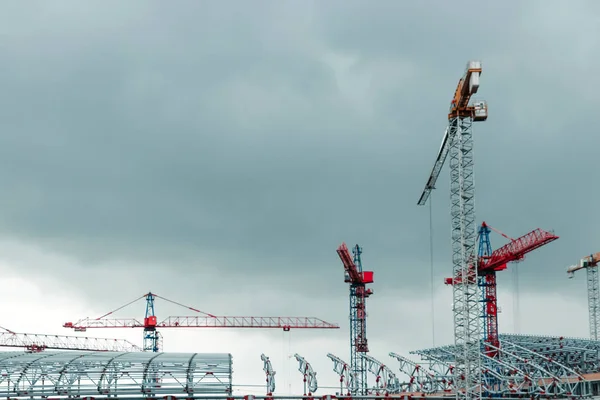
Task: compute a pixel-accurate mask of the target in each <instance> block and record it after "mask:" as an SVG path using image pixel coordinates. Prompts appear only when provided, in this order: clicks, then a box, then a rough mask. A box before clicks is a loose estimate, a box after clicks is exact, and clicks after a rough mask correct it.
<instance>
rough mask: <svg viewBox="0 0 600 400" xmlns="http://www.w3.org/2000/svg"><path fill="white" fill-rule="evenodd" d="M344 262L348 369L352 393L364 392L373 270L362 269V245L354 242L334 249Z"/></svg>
mask: <svg viewBox="0 0 600 400" xmlns="http://www.w3.org/2000/svg"><path fill="white" fill-rule="evenodd" d="M337 253H338V256H339V257H340V259H341V260H342V264H343V265H344V282H347V283H349V284H350V371H351V373H352V383H353V386H352V395H362V396H364V395H366V394H367V360H366V359H365V358H364V357H362V355H363V354H366V353H368V352H369V346H368V342H367V298H368V297H369V296H371V295H372V294H373V289H367V288H366V285H367V284H369V283H373V271H363V269H362V261H361V258H360V255H361V253H362V248H361V247H359V245H356V246H354V248H353V249H352V253H353V254H354V258H352V257H350V252H349V251H348V247H347V246H346V243H342V244H341V245H340V247H338V249H337Z"/></svg>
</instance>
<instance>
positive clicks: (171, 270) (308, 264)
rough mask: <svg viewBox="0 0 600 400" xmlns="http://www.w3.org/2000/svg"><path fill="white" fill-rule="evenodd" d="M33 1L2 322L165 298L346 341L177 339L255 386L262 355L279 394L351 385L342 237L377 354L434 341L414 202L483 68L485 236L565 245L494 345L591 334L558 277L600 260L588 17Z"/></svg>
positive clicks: (23, 59) (541, 255)
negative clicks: (464, 91) (346, 368)
mask: <svg viewBox="0 0 600 400" xmlns="http://www.w3.org/2000/svg"><path fill="white" fill-rule="evenodd" d="M35 4H36V7H32V6H31V2H28V3H27V4H24V3H23V2H3V3H2V5H0V128H1V134H0V184H1V187H2V193H3V194H2V196H0V210H1V211H0V242H1V243H0V248H2V251H0V268H1V271H2V275H3V277H4V278H3V281H4V286H5V289H6V291H5V292H8V293H9V296H5V298H3V299H2V300H1V302H2V303H3V304H2V309H3V310H5V311H4V315H3V316H2V317H1V318H0V325H1V326H7V327H9V328H10V329H12V330H15V331H26V330H28V331H34V332H54V333H70V332H69V331H67V330H66V329H63V328H61V324H62V323H63V322H65V320H67V319H70V320H76V319H77V318H79V317H86V316H91V317H96V316H99V315H102V314H104V313H105V312H107V311H109V310H111V309H114V308H116V307H118V306H120V305H121V304H124V303H126V302H128V301H130V300H132V299H134V298H135V297H138V296H141V295H142V294H143V293H145V292H148V291H149V290H152V291H154V292H156V293H158V294H161V295H163V296H165V297H167V298H171V299H173V300H177V301H180V302H182V303H185V304H190V305H193V306H195V307H197V308H200V309H202V310H205V311H208V312H211V313H213V314H219V315H267V314H269V315H284V316H285V315H298V316H317V317H321V318H323V319H327V320H329V321H331V322H337V323H339V324H341V326H342V329H340V330H338V331H326V332H321V331H315V332H302V333H300V332H298V333H296V332H292V335H291V339H290V338H289V335H284V334H283V333H281V332H279V331H277V332H260V331H256V332H252V333H248V332H242V331H235V332H230V333H229V332H228V333H226V334H224V333H222V332H208V331H205V332H200V333H197V332H193V331H192V332H185V333H184V332H165V350H167V351H198V352H202V351H211V350H213V347H212V346H213V345H214V349H217V348H218V350H219V351H226V352H231V353H233V355H234V359H235V360H236V361H235V362H236V374H235V377H236V381H239V382H243V383H248V382H251V383H260V382H263V378H262V371H261V368H262V364H261V362H260V358H259V356H260V353H261V352H263V351H264V352H265V353H269V352H270V354H267V355H270V356H271V358H272V359H273V362H274V366H275V368H276V369H278V370H279V371H281V372H280V374H279V375H278V379H279V381H278V387H279V388H280V389H281V390H288V389H287V385H288V384H289V383H290V382H291V384H292V387H293V388H295V389H294V390H300V388H301V376H300V373H299V372H297V371H294V369H296V368H297V365H296V364H295V362H292V361H289V360H286V359H285V357H287V355H289V354H290V352H291V354H293V353H294V352H296V351H297V352H298V353H300V354H302V355H304V356H305V357H306V358H307V359H308V360H309V361H311V358H312V360H314V361H311V362H312V363H313V364H314V366H315V368H316V369H317V370H318V371H319V378H320V382H324V384H327V382H329V384H330V385H335V384H336V382H337V378H336V377H335V375H333V372H332V371H331V367H332V364H331V363H330V362H329V360H328V359H327V358H326V353H327V352H333V353H336V354H337V355H339V356H340V357H342V358H344V359H347V360H348V359H349V350H348V340H347V338H348V327H347V325H348V316H347V314H348V306H347V293H348V288H347V285H346V284H345V283H344V282H343V272H342V271H343V270H342V265H341V263H340V261H339V259H338V257H337V254H336V252H335V250H336V247H337V246H338V245H339V244H340V243H341V242H342V241H345V242H347V243H348V245H349V247H350V246H352V245H354V244H355V243H359V244H360V245H361V246H362V247H363V251H364V252H363V262H364V265H365V268H367V269H372V270H374V271H375V284H374V285H373V288H374V290H375V295H374V296H373V297H372V298H371V299H370V302H369V305H368V309H369V328H368V332H369V334H368V336H369V339H370V343H371V347H372V349H373V355H374V356H375V357H377V358H381V359H382V360H384V361H385V362H386V363H387V362H390V363H392V362H391V360H389V358H388V357H387V353H388V352H389V351H395V352H399V353H402V352H403V353H405V354H408V352H409V351H410V350H412V349H415V348H419V347H428V346H431V345H432V344H433V339H432V324H431V320H432V318H431V302H432V296H431V286H430V284H431V281H432V275H431V269H430V246H429V239H430V234H431V232H430V229H429V223H430V220H429V205H427V206H426V207H418V206H417V205H416V202H417V200H418V198H419V195H420V194H421V191H422V189H423V186H424V184H425V181H426V179H427V177H428V174H429V173H430V170H431V167H432V164H433V161H434V158H435V156H436V152H437V151H438V148H439V145H440V141H441V138H442V134H443V132H444V129H445V126H446V124H447V117H446V116H447V110H448V106H449V102H450V100H451V97H452V95H453V93H454V89H455V87H456V84H457V82H458V79H459V78H460V77H461V75H462V73H463V71H464V67H465V65H466V63H467V62H468V61H469V60H470V59H477V60H481V61H482V62H483V74H482V77H481V87H480V91H479V94H478V98H481V99H485V100H487V101H488V104H489V115H490V116H489V119H488V120H487V121H486V122H484V123H478V124H476V126H475V128H474V137H475V158H476V167H475V169H476V207H477V210H476V212H477V218H476V219H477V221H478V223H480V222H481V221H484V220H485V221H486V222H488V223H489V225H491V226H493V227H495V228H497V229H499V230H501V231H503V232H504V233H506V234H507V235H509V236H512V237H518V236H520V235H522V234H525V233H527V232H528V231H530V230H532V229H534V228H537V227H541V228H543V229H548V230H550V229H554V231H555V233H557V234H558V235H559V236H560V239H559V240H558V241H556V242H553V243H551V244H549V245H548V246H546V247H544V248H541V249H539V250H537V251H536V252H535V253H532V254H530V255H529V256H528V257H527V258H526V260H525V261H524V262H522V263H520V264H519V265H511V266H510V268H509V271H505V272H502V273H501V274H500V275H501V276H500V278H499V280H500V282H499V285H500V293H499V298H500V300H499V301H500V304H501V306H502V308H503V314H502V315H501V319H500V330H501V332H507V333H510V332H512V331H514V330H515V329H517V330H519V331H521V332H527V333H536V334H557V335H559V334H564V335H567V334H568V335H575V336H587V335H588V322H587V298H586V292H585V279H584V278H585V277H584V274H579V275H580V276H576V277H575V279H573V280H567V276H566V273H565V268H566V267H567V266H568V265H570V264H572V263H575V262H577V260H578V259H579V258H581V257H583V256H585V255H587V254H590V253H593V252H597V251H600V234H599V233H598V232H599V231H598V225H599V223H600V217H599V214H598V212H597V203H598V198H600V189H599V185H598V184H597V182H598V172H597V171H598V157H597V155H598V148H599V147H600V138H599V135H598V132H597V131H598V127H597V122H596V120H595V119H596V118H597V113H598V109H599V108H600V94H599V93H600V92H599V91H598V89H597V88H598V87H599V85H600V75H599V74H598V73H597V71H598V70H599V68H600V56H599V55H598V54H600V43H599V41H600V4H598V3H597V2H594V1H592V0H589V1H575V0H570V1H568V2H567V1H549V0H543V1H542V0H539V1H533V0H531V1H521V2H510V4H508V3H505V2H495V3H494V4H491V3H482V2H480V1H453V2H445V1H430V2H408V1H384V0H380V1H377V2H368V1H362V2H360V1H352V0H350V1H348V0H345V1H327V2H325V1H322V2H316V1H312V2H311V1H305V2H300V1H281V2H275V1H271V2H268V1H260V0H255V1H252V2H241V1H240V2H200V1H196V2H194V1H183V0H181V1H178V2H176V3H175V4H173V3H167V2H158V1H144V2H142V1H128V2H116V1H104V2H79V1H52V2H41V1H40V2H37V3H35ZM448 176H449V172H448V168H447V166H446V167H445V168H444V170H443V172H442V174H441V177H440V179H439V181H438V185H437V186H438V189H436V191H435V192H434V194H433V196H432V202H433V203H432V215H433V219H432V225H433V231H432V233H433V256H434V273H433V282H434V283H435V286H434V293H435V295H434V310H435V314H434V319H435V344H442V343H450V342H452V340H453V334H452V329H451V321H452V316H451V313H450V302H451V292H450V289H449V288H447V287H444V285H443V284H442V283H441V282H442V279H443V278H444V277H445V276H449V274H450V272H451V263H450V256H451V254H450V215H449V190H448V189H449V180H448ZM504 243H506V240H505V239H504V238H502V237H501V236H499V235H495V234H494V236H493V237H492V246H493V247H499V246H501V245H502V244H504ZM514 268H517V269H518V275H515V273H514V272H511V271H510V270H511V269H514ZM515 279H518V285H515ZM517 286H518V289H519V290H518V291H515V288H516V287H517ZM516 299H518V300H519V302H518V304H519V307H518V309H519V310H520V311H519V315H520V319H519V320H518V321H519V322H518V323H517V327H516V328H515V320H514V318H513V310H514V309H515V307H514V306H513V303H514V302H515V300H516ZM143 311H144V307H143V303H138V304H137V308H136V307H134V306H131V307H129V308H128V309H125V310H123V311H122V312H120V314H118V315H116V316H122V317H138V318H139V317H141V316H142V314H143ZM157 313H158V314H159V318H160V317H166V316H168V315H172V314H175V315H181V314H186V313H189V310H185V309H183V310H181V309H180V310H177V309H172V308H170V306H167V305H164V303H160V304H158V303H157ZM557 314H558V316H557ZM567 314H568V318H569V322H570V323H569V324H565V325H564V326H561V325H560V324H559V323H558V322H557V321H559V320H560V319H561V318H563V317H564V318H565V319H567V316H566V315H567ZM93 334H94V335H96V336H111V335H112V336H119V337H129V338H132V340H135V341H136V342H141V332H136V333H132V332H129V331H127V332H113V331H101V332H94V333H93ZM123 335H124V336H123ZM263 348H264V350H263ZM278 367H279V368H278ZM253 368H254V369H253ZM286 368H287V369H286ZM284 370H285V371H287V372H284ZM290 370H291V372H290ZM288 373H289V376H288ZM252 381H254V382H252Z"/></svg>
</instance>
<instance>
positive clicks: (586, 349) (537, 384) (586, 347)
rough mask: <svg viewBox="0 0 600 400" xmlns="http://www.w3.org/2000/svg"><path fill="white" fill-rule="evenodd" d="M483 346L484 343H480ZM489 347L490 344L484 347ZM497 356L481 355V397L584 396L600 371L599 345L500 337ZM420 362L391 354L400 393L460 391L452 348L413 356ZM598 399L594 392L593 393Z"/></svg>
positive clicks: (548, 338) (571, 340)
mask: <svg viewBox="0 0 600 400" xmlns="http://www.w3.org/2000/svg"><path fill="white" fill-rule="evenodd" d="M481 344H482V346H483V344H484V343H483V340H482V343H481ZM486 345H487V346H492V345H491V344H489V343H486ZM496 351H497V352H498V353H499V355H500V356H499V357H490V356H488V355H486V354H482V374H481V376H482V379H481V392H482V397H498V396H501V397H530V398H541V397H548V396H553V397H559V398H571V399H572V398H586V397H590V396H591V395H592V394H593V393H592V391H591V384H590V380H591V379H594V380H596V381H597V380H598V378H597V377H596V376H595V375H597V374H598V372H599V371H600V358H599V357H598V354H599V352H600V342H598V341H594V340H589V339H577V338H564V337H552V336H534V335H500V345H499V346H498V347H496ZM411 354H415V355H418V356H420V360H419V361H414V360H411V359H408V358H406V357H402V356H399V355H397V354H395V353H390V356H391V357H393V358H396V359H397V360H399V361H400V371H401V372H402V373H403V374H404V375H406V376H407V377H408V378H409V379H408V382H407V383H406V384H402V385H401V386H402V392H413V393H414V392H417V393H423V394H428V395H434V396H435V395H443V394H444V393H451V392H455V391H456V390H459V387H457V386H458V385H456V384H455V381H454V376H453V375H454V374H453V369H454V366H455V363H456V355H457V349H456V346H442V347H436V348H432V349H424V350H417V351H413V352H411ZM594 394H595V395H597V393H594Z"/></svg>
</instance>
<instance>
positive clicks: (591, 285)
mask: <svg viewBox="0 0 600 400" xmlns="http://www.w3.org/2000/svg"><path fill="white" fill-rule="evenodd" d="M599 261H600V253H595V254H591V255H589V256H587V257H583V258H582V259H581V260H579V264H578V265H572V266H570V267H569V268H567V274H568V275H569V278H573V276H574V274H575V272H576V271H579V270H580V269H584V268H585V269H586V271H587V290H588V308H589V319H590V338H592V339H594V340H598V334H600V286H599V284H598V262H599Z"/></svg>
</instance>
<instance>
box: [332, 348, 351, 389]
mask: <svg viewBox="0 0 600 400" xmlns="http://www.w3.org/2000/svg"><path fill="white" fill-rule="evenodd" d="M327 357H328V358H329V359H330V360H331V361H333V372H335V373H336V374H337V375H338V376H339V377H340V393H341V394H344V391H345V395H346V396H351V395H352V388H353V387H354V383H353V382H352V381H353V379H354V378H353V377H352V369H351V368H350V366H349V365H348V364H346V362H345V361H344V360H342V359H341V358H339V357H337V356H335V355H333V354H331V353H328V354H327Z"/></svg>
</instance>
